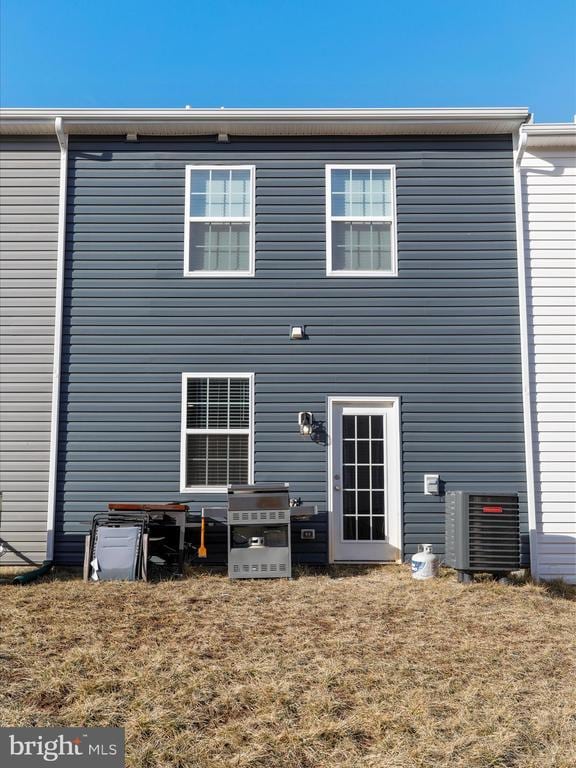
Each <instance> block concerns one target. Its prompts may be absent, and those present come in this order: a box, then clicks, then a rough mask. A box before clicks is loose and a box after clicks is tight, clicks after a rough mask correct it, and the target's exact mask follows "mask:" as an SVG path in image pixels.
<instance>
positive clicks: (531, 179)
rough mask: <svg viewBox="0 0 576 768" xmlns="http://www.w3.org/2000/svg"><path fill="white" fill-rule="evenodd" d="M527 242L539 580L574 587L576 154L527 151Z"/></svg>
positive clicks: (524, 164)
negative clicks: (570, 584)
mask: <svg viewBox="0 0 576 768" xmlns="http://www.w3.org/2000/svg"><path fill="white" fill-rule="evenodd" d="M522 191H523V198H524V200H523V208H524V240H525V248H526V258H527V275H528V280H529V285H528V304H529V314H530V321H531V330H532V334H533V338H532V343H531V345H530V349H531V355H532V359H531V375H532V380H533V386H532V409H533V410H532V422H533V425H534V431H535V434H534V438H535V439H534V451H535V456H534V463H535V470H536V476H537V478H538V482H537V490H538V492H539V498H538V499H537V528H538V551H539V562H538V563H537V570H538V572H539V574H540V576H541V577H542V578H545V579H556V578H563V579H565V580H566V581H569V582H572V583H576V376H575V375H574V371H575V365H574V359H575V353H576V306H575V302H574V299H573V296H574V286H575V285H576V153H574V152H571V151H569V150H564V149H560V150H554V151H551V150H548V149H543V150H541V151H536V150H535V151H533V152H526V153H525V155H524V158H523V161H522Z"/></svg>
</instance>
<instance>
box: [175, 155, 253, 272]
mask: <svg viewBox="0 0 576 768" xmlns="http://www.w3.org/2000/svg"><path fill="white" fill-rule="evenodd" d="M254 178H255V173H254V166H252V165H235V166H222V165H214V166H212V165H188V166H186V222H185V231H184V275H185V276H186V277H192V276H194V277H251V276H253V275H254Z"/></svg>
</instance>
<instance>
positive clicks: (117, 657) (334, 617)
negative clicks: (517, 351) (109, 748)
mask: <svg viewBox="0 0 576 768" xmlns="http://www.w3.org/2000/svg"><path fill="white" fill-rule="evenodd" d="M0 597H1V599H0V621H1V630H0V724H2V725H10V726H16V725H75V726H97V725H98V726H102V725H114V726H123V727H125V729H126V741H127V765H128V766H129V767H130V768H168V767H170V768H176V767H178V768H425V767H426V768H430V766H434V767H435V766H449V767H450V768H488V767H490V768H552V767H553V768H574V766H576V692H575V683H576V665H575V660H576V602H575V601H574V595H573V594H571V593H570V590H566V592H565V594H563V595H562V594H558V593H556V594H554V592H553V590H550V589H549V588H544V587H540V586H535V585H531V584H524V585H514V586H508V587H506V586H499V585H497V584H493V583H488V582H483V583H479V584H475V585H471V586H462V585H458V584H457V583H456V582H455V580H454V577H453V576H451V575H448V574H444V575H443V577H442V578H440V579H439V580H437V581H435V582H426V583H419V582H414V581H412V580H411V578H410V575H409V572H408V570H407V569H406V568H405V567H375V568H370V569H366V570H361V569H356V570H345V569H340V570H333V571H323V572H320V573H315V572H312V571H310V572H300V574H299V576H298V578H296V579H294V580H293V581H284V580H271V581H254V582H242V581H233V582H230V581H228V580H227V578H225V577H224V576H223V575H222V574H218V573H215V574H207V573H202V572H196V573H191V574H190V575H189V577H188V578H186V579H185V580H183V581H181V582H177V583H176V582H162V583H157V584H143V583H132V584H128V583H108V584H84V583H82V582H81V581H79V580H77V579H76V578H66V577H65V576H63V575H56V576H53V577H51V578H50V579H48V580H45V581H43V582H41V583H37V584H34V585H30V586H28V587H14V586H11V585H10V586H2V587H0Z"/></svg>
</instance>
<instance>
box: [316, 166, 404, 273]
mask: <svg viewBox="0 0 576 768" xmlns="http://www.w3.org/2000/svg"><path fill="white" fill-rule="evenodd" d="M326 243H327V260H326V272H327V274H328V275H331V276H335V277H346V276H353V277H362V276H366V277H371V276H378V277H391V276H394V275H397V274H398V268H397V256H396V174H395V167H394V166H393V165H328V166H326Z"/></svg>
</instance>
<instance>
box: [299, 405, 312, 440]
mask: <svg viewBox="0 0 576 768" xmlns="http://www.w3.org/2000/svg"><path fill="white" fill-rule="evenodd" d="M298 427H299V428H300V434H301V435H311V434H312V431H313V428H314V416H313V415H312V414H311V413H310V411H300V413H299V414H298Z"/></svg>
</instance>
